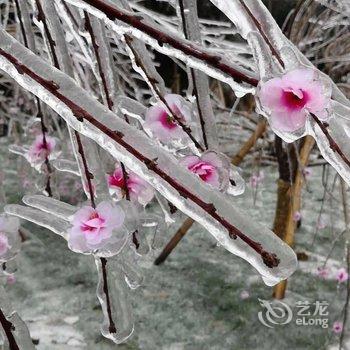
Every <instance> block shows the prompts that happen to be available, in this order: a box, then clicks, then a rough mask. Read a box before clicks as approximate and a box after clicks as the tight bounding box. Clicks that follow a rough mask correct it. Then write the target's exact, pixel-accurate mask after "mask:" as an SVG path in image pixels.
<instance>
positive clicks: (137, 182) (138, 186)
mask: <svg viewBox="0 0 350 350" xmlns="http://www.w3.org/2000/svg"><path fill="white" fill-rule="evenodd" d="M125 172H126V174H125V177H126V178H124V173H123V169H122V167H121V165H120V164H118V163H117V164H116V168H115V170H114V172H113V174H111V175H109V176H108V185H109V189H110V192H111V194H112V195H116V197H117V199H118V200H120V199H122V198H125V196H126V191H128V195H129V197H130V200H131V201H134V202H139V203H140V204H141V205H147V204H148V203H149V202H150V201H151V200H152V199H153V197H154V190H153V188H152V187H151V186H150V185H149V184H148V183H147V182H146V181H145V180H143V179H142V178H141V177H140V176H138V175H136V174H135V173H133V172H132V171H129V170H128V169H126V170H125ZM126 186H127V189H126Z"/></svg>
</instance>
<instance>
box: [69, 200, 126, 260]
mask: <svg viewBox="0 0 350 350" xmlns="http://www.w3.org/2000/svg"><path fill="white" fill-rule="evenodd" d="M124 219H125V213H124V211H123V210H122V209H121V208H120V207H119V206H117V205H115V204H113V203H112V202H101V203H99V204H98V205H97V207H96V209H94V208H92V207H90V206H84V207H83V208H81V209H79V210H78V211H77V212H76V213H75V215H74V217H73V219H72V225H73V226H72V228H71V229H70V230H69V233H68V246H69V248H70V249H72V250H73V251H75V252H79V253H84V254H88V253H92V252H95V251H97V250H99V251H103V250H109V251H113V250H114V249H116V250H117V251H119V250H120V249H121V248H122V247H123V245H124V241H125V235H126V230H125V229H124V227H123V223H124ZM108 246H110V247H108Z"/></svg>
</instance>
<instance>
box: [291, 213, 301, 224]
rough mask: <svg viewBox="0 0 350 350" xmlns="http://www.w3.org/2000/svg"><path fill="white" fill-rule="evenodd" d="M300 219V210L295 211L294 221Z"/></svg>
mask: <svg viewBox="0 0 350 350" xmlns="http://www.w3.org/2000/svg"><path fill="white" fill-rule="evenodd" d="M300 219H301V213H300V211H296V212H294V214H293V221H295V222H298V221H300Z"/></svg>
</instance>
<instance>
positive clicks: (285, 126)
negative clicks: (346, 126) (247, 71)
mask: <svg viewBox="0 0 350 350" xmlns="http://www.w3.org/2000/svg"><path fill="white" fill-rule="evenodd" d="M330 95H331V91H330V89H329V88H328V87H325V86H324V85H323V84H322V82H321V81H320V80H319V79H318V78H317V71H315V70H313V69H308V68H305V69H295V70H292V71H289V72H287V73H285V74H283V75H282V76H281V77H280V78H272V79H270V80H268V81H266V82H262V83H261V84H260V92H259V94H258V96H259V98H260V102H261V106H262V108H263V109H265V110H266V111H267V113H269V115H270V123H271V125H272V128H273V129H277V130H279V131H286V132H293V131H297V130H299V129H302V128H305V123H306V120H307V118H308V116H309V112H311V113H313V114H315V115H316V116H317V117H318V118H319V119H320V120H322V121H327V120H328V119H329V114H328V112H327V110H326V108H328V107H329V104H330Z"/></svg>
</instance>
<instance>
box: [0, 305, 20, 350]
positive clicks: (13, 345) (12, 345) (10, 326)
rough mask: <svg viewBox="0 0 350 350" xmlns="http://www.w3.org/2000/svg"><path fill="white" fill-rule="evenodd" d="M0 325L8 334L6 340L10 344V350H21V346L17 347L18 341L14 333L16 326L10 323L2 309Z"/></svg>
mask: <svg viewBox="0 0 350 350" xmlns="http://www.w3.org/2000/svg"><path fill="white" fill-rule="evenodd" d="M0 323H1V326H2V328H3V330H4V332H5V334H6V338H7V340H8V342H9V347H10V350H20V349H19V346H18V345H17V342H16V339H15V337H14V335H13V333H12V332H13V331H14V326H13V324H12V323H11V322H10V321H8V320H7V318H6V317H5V315H4V313H3V312H2V310H1V309H0Z"/></svg>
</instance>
